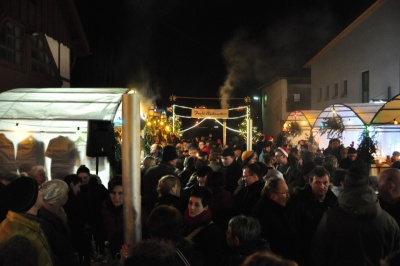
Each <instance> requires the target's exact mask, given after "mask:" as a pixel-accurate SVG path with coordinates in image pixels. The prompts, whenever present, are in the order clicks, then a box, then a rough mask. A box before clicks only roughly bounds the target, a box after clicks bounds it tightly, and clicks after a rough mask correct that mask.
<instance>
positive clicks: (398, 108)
mask: <svg viewBox="0 0 400 266" xmlns="http://www.w3.org/2000/svg"><path fill="white" fill-rule="evenodd" d="M399 118H400V94H399V95H396V96H394V97H393V98H392V99H390V100H389V101H388V102H387V103H385V104H384V105H382V106H381V108H380V109H379V110H378V111H377V112H376V114H375V115H374V117H373V118H372V119H371V123H370V125H371V126H373V127H374V128H375V129H376V132H377V135H378V140H379V141H378V148H379V154H378V156H379V157H381V158H382V161H383V158H386V157H387V156H391V155H392V153H393V152H394V151H400V125H399V123H398V121H399Z"/></svg>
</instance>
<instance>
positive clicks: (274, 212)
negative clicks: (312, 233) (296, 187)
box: [250, 177, 298, 259]
mask: <svg viewBox="0 0 400 266" xmlns="http://www.w3.org/2000/svg"><path fill="white" fill-rule="evenodd" d="M289 198H290V195H289V188H288V186H287V184H286V182H285V180H284V179H283V178H279V177H272V178H270V179H269V180H268V181H267V183H266V184H265V187H264V189H263V191H262V196H261V199H260V200H259V201H258V202H257V203H256V205H255V206H254V208H253V210H252V211H251V213H250V215H251V216H253V217H255V218H257V219H258V221H259V222H260V225H261V237H262V238H263V239H266V240H267V241H268V242H269V243H270V246H271V251H273V252H274V253H276V254H278V255H280V256H283V257H285V258H290V259H296V257H297V256H296V248H297V247H298V245H297V244H296V243H297V241H296V239H297V237H296V234H295V230H294V225H293V224H292V221H291V220H290V216H289V211H288V210H289V209H288V207H287V206H286V205H287V203H288V200H289Z"/></svg>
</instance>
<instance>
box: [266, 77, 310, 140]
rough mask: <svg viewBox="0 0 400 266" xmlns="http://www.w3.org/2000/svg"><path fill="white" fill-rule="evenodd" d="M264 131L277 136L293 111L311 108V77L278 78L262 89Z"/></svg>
mask: <svg viewBox="0 0 400 266" xmlns="http://www.w3.org/2000/svg"><path fill="white" fill-rule="evenodd" d="M261 95H262V121H263V132H264V133H265V134H266V135H267V136H269V135H271V136H274V137H276V136H277V135H278V134H279V132H281V131H282V128H283V125H284V124H285V121H286V119H287V117H288V115H289V114H290V113H291V112H292V111H296V110H309V109H311V81H310V79H309V78H276V79H274V80H273V81H272V82H271V83H269V84H266V85H265V86H263V87H262V89H261Z"/></svg>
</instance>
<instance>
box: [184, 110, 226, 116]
mask: <svg viewBox="0 0 400 266" xmlns="http://www.w3.org/2000/svg"><path fill="white" fill-rule="evenodd" d="M228 116H229V110H228V109H192V117H193V118H207V117H209V118H228Z"/></svg>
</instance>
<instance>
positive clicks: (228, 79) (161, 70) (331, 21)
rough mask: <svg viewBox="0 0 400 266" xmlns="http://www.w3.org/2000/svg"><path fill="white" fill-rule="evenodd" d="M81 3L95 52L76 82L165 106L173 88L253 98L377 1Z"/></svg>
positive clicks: (82, 62)
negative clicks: (133, 92) (134, 92)
mask: <svg viewBox="0 0 400 266" xmlns="http://www.w3.org/2000/svg"><path fill="white" fill-rule="evenodd" d="M75 2H76V6H77V8H78V12H79V14H80V16H81V21H82V24H83V27H84V29H85V32H86V35H87V38H88V40H89V45H90V47H91V51H92V55H91V56H88V57H80V58H77V59H76V62H75V64H74V67H73V70H72V86H73V87H135V88H137V89H139V90H140V91H141V92H142V94H143V95H145V96H146V97H148V98H152V99H153V100H154V99H156V101H157V105H158V107H161V108H162V107H164V106H168V105H170V104H171V103H170V102H169V100H168V97H169V96H170V95H172V94H174V95H177V96H184V97H212V98H218V97H220V94H219V91H220V89H221V88H222V89H223V90H225V89H230V90H231V91H229V90H228V91H227V92H228V95H229V97H232V98H236V97H245V96H252V95H254V94H256V93H257V92H258V93H259V91H258V90H257V89H258V88H259V87H260V86H262V85H263V84H265V83H268V82H270V81H271V79H272V78H274V77H283V76H304V75H309V70H308V69H303V65H304V64H305V63H306V62H307V61H308V60H310V59H311V58H312V57H313V56H314V55H315V54H316V53H317V52H318V51H319V50H321V49H322V48H323V47H324V46H325V45H326V44H327V43H328V42H329V41H331V40H332V39H333V38H334V37H335V36H336V35H337V34H338V33H340V32H341V31H342V30H343V29H344V28H345V27H346V26H348V25H349V24H350V23H351V22H352V21H353V20H354V19H355V18H356V17H358V16H359V15H360V14H361V13H362V12H363V11H365V10H366V9H367V8H368V7H369V6H370V5H371V4H372V3H374V2H375V1H373V0H351V1H349V0H313V1H311V0H309V1H307V0H306V1H299V0H297V1H293V0H276V1H269V0H263V1H251V0H248V1H243V0H242V1H239V0H229V1H228V0H214V1H192V0H172V1H166V0H129V1H128V0H121V1H119V0H118V1H115V0H107V1H104V0H97V1H94V0H79V1H78V0H76V1H75ZM176 103H177V104H186V105H190V106H193V107H194V106H197V105H201V104H203V105H207V106H210V107H215V108H220V102H219V101H218V100H206V101H205V100H201V101H199V100H197V101H195V100H183V99H181V100H180V99H178V100H177V102H176ZM230 104H231V105H235V103H234V102H231V103H230ZM240 104H242V102H241V103H240Z"/></svg>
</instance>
